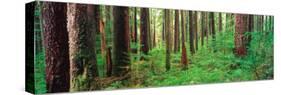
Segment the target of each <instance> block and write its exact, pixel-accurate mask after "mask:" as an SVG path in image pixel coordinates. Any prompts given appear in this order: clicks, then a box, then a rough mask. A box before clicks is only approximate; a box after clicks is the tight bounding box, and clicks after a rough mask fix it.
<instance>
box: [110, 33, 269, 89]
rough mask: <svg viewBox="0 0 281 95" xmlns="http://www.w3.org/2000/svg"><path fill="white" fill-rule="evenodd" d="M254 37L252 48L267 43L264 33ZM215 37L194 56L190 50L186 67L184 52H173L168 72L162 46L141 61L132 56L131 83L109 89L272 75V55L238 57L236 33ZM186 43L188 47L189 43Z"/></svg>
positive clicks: (228, 80)
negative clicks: (213, 40) (235, 51)
mask: <svg viewBox="0 0 281 95" xmlns="http://www.w3.org/2000/svg"><path fill="white" fill-rule="evenodd" d="M254 36H256V37H257V38H256V39H253V41H258V43H254V42H253V43H251V44H252V46H253V47H254V46H255V47H256V46H259V45H260V44H264V43H263V42H262V41H261V40H260V39H259V38H258V37H259V36H262V35H258V34H257V35H254ZM271 36H272V35H268V36H266V37H265V39H268V40H270V39H272V37H271ZM216 37H217V38H216V42H215V43H216V44H215V45H214V44H212V42H211V40H210V41H209V44H208V45H206V43H205V46H203V47H202V46H201V43H200V44H199V48H198V50H197V51H196V53H195V54H193V55H192V56H191V54H190V53H189V52H188V59H189V64H188V68H187V69H182V65H181V64H180V59H181V53H180V52H177V53H173V54H172V55H171V69H170V70H169V71H166V69H165V55H166V54H165V48H164V47H165V46H163V45H160V46H158V47H156V48H153V49H152V50H151V51H150V52H149V54H148V55H145V57H146V59H148V60H145V61H139V60H138V58H135V57H133V58H132V66H131V69H132V74H131V78H130V80H129V81H127V82H129V85H126V84H128V83H125V84H124V83H122V82H121V81H117V82H114V83H112V84H111V85H110V86H109V87H107V88H106V89H116V88H142V87H160V86H176V85H192V84H206V83H225V82H238V81H250V80H264V79H272V78H273V57H272V56H273V55H272V54H270V53H269V54H263V56H264V57H265V58H262V57H258V56H261V55H251V56H246V57H237V56H235V55H234V54H233V48H234V41H233V40H234V32H229V33H226V32H223V33H218V34H217V36H216ZM267 37H268V38H267ZM260 38H261V37H260ZM255 44H256V45H255ZM187 46H189V45H188V43H187ZM269 46H270V45H269ZM187 48H188V49H187V51H189V47H187ZM263 48H265V47H263ZM268 48H269V49H270V48H272V47H267V49H262V48H261V50H260V51H267V50H268ZM214 51H216V52H214ZM254 51H257V50H254ZM249 54H251V53H249ZM266 58H268V59H266ZM136 59H137V60H136ZM260 59H261V60H260ZM264 59H266V60H264Z"/></svg>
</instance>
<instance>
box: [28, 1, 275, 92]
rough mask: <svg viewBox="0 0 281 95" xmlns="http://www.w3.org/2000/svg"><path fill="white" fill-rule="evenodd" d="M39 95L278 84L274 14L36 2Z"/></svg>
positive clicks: (36, 69) (37, 84) (36, 57)
mask: <svg viewBox="0 0 281 95" xmlns="http://www.w3.org/2000/svg"><path fill="white" fill-rule="evenodd" d="M34 16H35V18H34V19H35V25H34V27H35V28H34V31H35V39H34V41H35V43H36V47H35V51H36V56H35V63H34V64H35V80H36V82H35V86H36V87H35V88H36V91H35V93H46V92H68V91H71V92H72V91H88V90H102V89H117V88H140V87H158V86H175V85H188V84H202V83H221V82H235V81H248V80H263V79H273V21H274V18H273V16H266V15H250V14H233V13H219V12H204V11H187V10H176V9H154V8H138V7H137V8H136V7H121V6H104V5H86V4H73V3H68V4H67V3H51V2H40V3H39V2H37V3H36V9H35V14H34Z"/></svg>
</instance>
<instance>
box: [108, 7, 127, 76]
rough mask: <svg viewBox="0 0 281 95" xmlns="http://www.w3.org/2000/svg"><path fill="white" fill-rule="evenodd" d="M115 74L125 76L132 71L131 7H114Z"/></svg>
mask: <svg viewBox="0 0 281 95" xmlns="http://www.w3.org/2000/svg"><path fill="white" fill-rule="evenodd" d="M113 15H114V32H113V39H114V41H113V72H112V73H113V76H118V77H119V76H123V75H126V74H127V73H129V71H130V54H129V49H130V33H129V8H128V7H114V9H113Z"/></svg>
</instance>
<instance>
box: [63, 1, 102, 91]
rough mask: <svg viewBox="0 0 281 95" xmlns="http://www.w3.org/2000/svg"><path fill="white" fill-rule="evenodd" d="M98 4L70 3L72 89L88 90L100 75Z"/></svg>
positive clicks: (68, 14) (69, 29)
mask: <svg viewBox="0 0 281 95" xmlns="http://www.w3.org/2000/svg"><path fill="white" fill-rule="evenodd" d="M97 8H98V6H93V5H85V4H68V11H67V16H68V17H67V20H68V23H67V24H68V26H67V27H68V32H69V35H68V36H69V52H70V53H69V54H70V74H71V76H70V77H71V83H70V91H87V90H90V89H91V88H92V87H94V88H93V89H98V87H95V86H92V85H91V84H92V83H93V80H94V78H95V77H97V76H98V70H97V62H96V61H97V60H96V51H95V38H96V37H95V36H96V33H97V31H99V30H98V28H97V27H98V26H99V25H98V21H97V17H96V16H97V13H98V9H97Z"/></svg>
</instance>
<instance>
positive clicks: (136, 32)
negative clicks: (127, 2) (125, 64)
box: [134, 8, 138, 53]
mask: <svg viewBox="0 0 281 95" xmlns="http://www.w3.org/2000/svg"><path fill="white" fill-rule="evenodd" d="M134 12H135V15H134V19H135V23H134V25H135V33H134V36H135V37H134V38H135V39H134V42H135V43H137V42H138V25H137V21H138V20H137V8H135V11H134ZM135 53H137V50H136V52H135Z"/></svg>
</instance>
